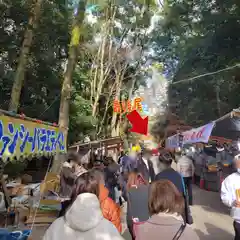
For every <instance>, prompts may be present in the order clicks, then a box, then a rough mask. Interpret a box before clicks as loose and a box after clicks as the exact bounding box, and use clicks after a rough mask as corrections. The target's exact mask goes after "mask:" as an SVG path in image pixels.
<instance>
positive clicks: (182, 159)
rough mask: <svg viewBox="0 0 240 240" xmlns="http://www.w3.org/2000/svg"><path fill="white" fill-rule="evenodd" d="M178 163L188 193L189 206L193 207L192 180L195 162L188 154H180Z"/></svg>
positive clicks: (178, 169)
mask: <svg viewBox="0 0 240 240" xmlns="http://www.w3.org/2000/svg"><path fill="white" fill-rule="evenodd" d="M179 155H180V156H179V158H178V162H177V171H178V172H179V173H180V174H181V176H182V177H183V180H184V183H185V186H186V190H187V193H188V201H189V205H192V198H193V197H192V180H193V176H194V165H193V161H192V159H191V158H190V157H188V156H187V154H186V153H183V154H182V155H181V154H179Z"/></svg>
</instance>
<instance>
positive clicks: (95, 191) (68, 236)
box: [43, 172, 123, 240]
mask: <svg viewBox="0 0 240 240" xmlns="http://www.w3.org/2000/svg"><path fill="white" fill-rule="evenodd" d="M98 196H99V183H98V181H97V180H96V178H95V177H94V176H93V175H92V174H91V173H89V172H86V173H83V174H82V175H81V176H79V177H78V179H77V180H76V184H75V188H74V190H73V194H72V198H71V203H70V205H69V206H68V208H67V209H66V211H65V214H64V216H63V217H60V218H58V219H57V220H55V221H54V222H53V223H52V225H51V226H50V227H49V228H48V230H47V231H46V232H45V235H44V237H43V240H72V239H76V240H84V239H91V240H100V239H101V240H113V239H114V240H123V238H122V237H121V235H120V233H119V232H118V230H117V229H116V227H115V226H114V225H113V224H112V223H111V222H109V221H108V220H107V219H105V218H104V217H103V214H102V210H101V207H100V202H99V200H98Z"/></svg>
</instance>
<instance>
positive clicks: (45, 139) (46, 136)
mask: <svg viewBox="0 0 240 240" xmlns="http://www.w3.org/2000/svg"><path fill="white" fill-rule="evenodd" d="M65 150H66V139H65V136H64V134H63V132H61V131H60V129H59V128H58V127H54V126H49V125H46V124H41V123H37V122H32V121H28V120H23V119H18V118H14V117H9V116H4V115H2V116H0V158H2V159H3V160H6V159H8V158H10V159H13V158H17V159H19V158H20V157H24V158H25V157H26V158H27V157H29V156H37V155H39V156H40V155H53V154H55V153H57V152H65Z"/></svg>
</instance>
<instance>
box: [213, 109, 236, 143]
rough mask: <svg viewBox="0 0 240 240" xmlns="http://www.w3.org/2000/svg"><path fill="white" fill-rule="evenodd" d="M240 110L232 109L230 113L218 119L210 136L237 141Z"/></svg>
mask: <svg viewBox="0 0 240 240" xmlns="http://www.w3.org/2000/svg"><path fill="white" fill-rule="evenodd" d="M239 113H240V111H239V109H237V110H233V111H232V112H231V113H229V114H227V115H225V116H223V117H222V118H220V119H218V120H217V121H216V123H215V126H214V128H213V130H212V134H211V135H212V136H215V137H220V138H225V139H230V140H232V141H237V140H238V139H239V138H240V114H239Z"/></svg>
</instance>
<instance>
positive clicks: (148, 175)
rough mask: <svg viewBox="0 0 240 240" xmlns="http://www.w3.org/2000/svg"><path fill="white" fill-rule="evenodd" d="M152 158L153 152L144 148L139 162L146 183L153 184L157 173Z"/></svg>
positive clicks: (139, 169)
mask: <svg viewBox="0 0 240 240" xmlns="http://www.w3.org/2000/svg"><path fill="white" fill-rule="evenodd" d="M151 156H152V151H151V150H149V149H147V148H142V154H141V157H140V158H139V160H138V166H137V168H138V171H139V172H141V174H142V176H143V177H144V179H145V180H146V181H148V182H149V183H151V182H152V181H153V180H154V178H155V172H154V169H153V164H152V162H151V160H150V158H151Z"/></svg>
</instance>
